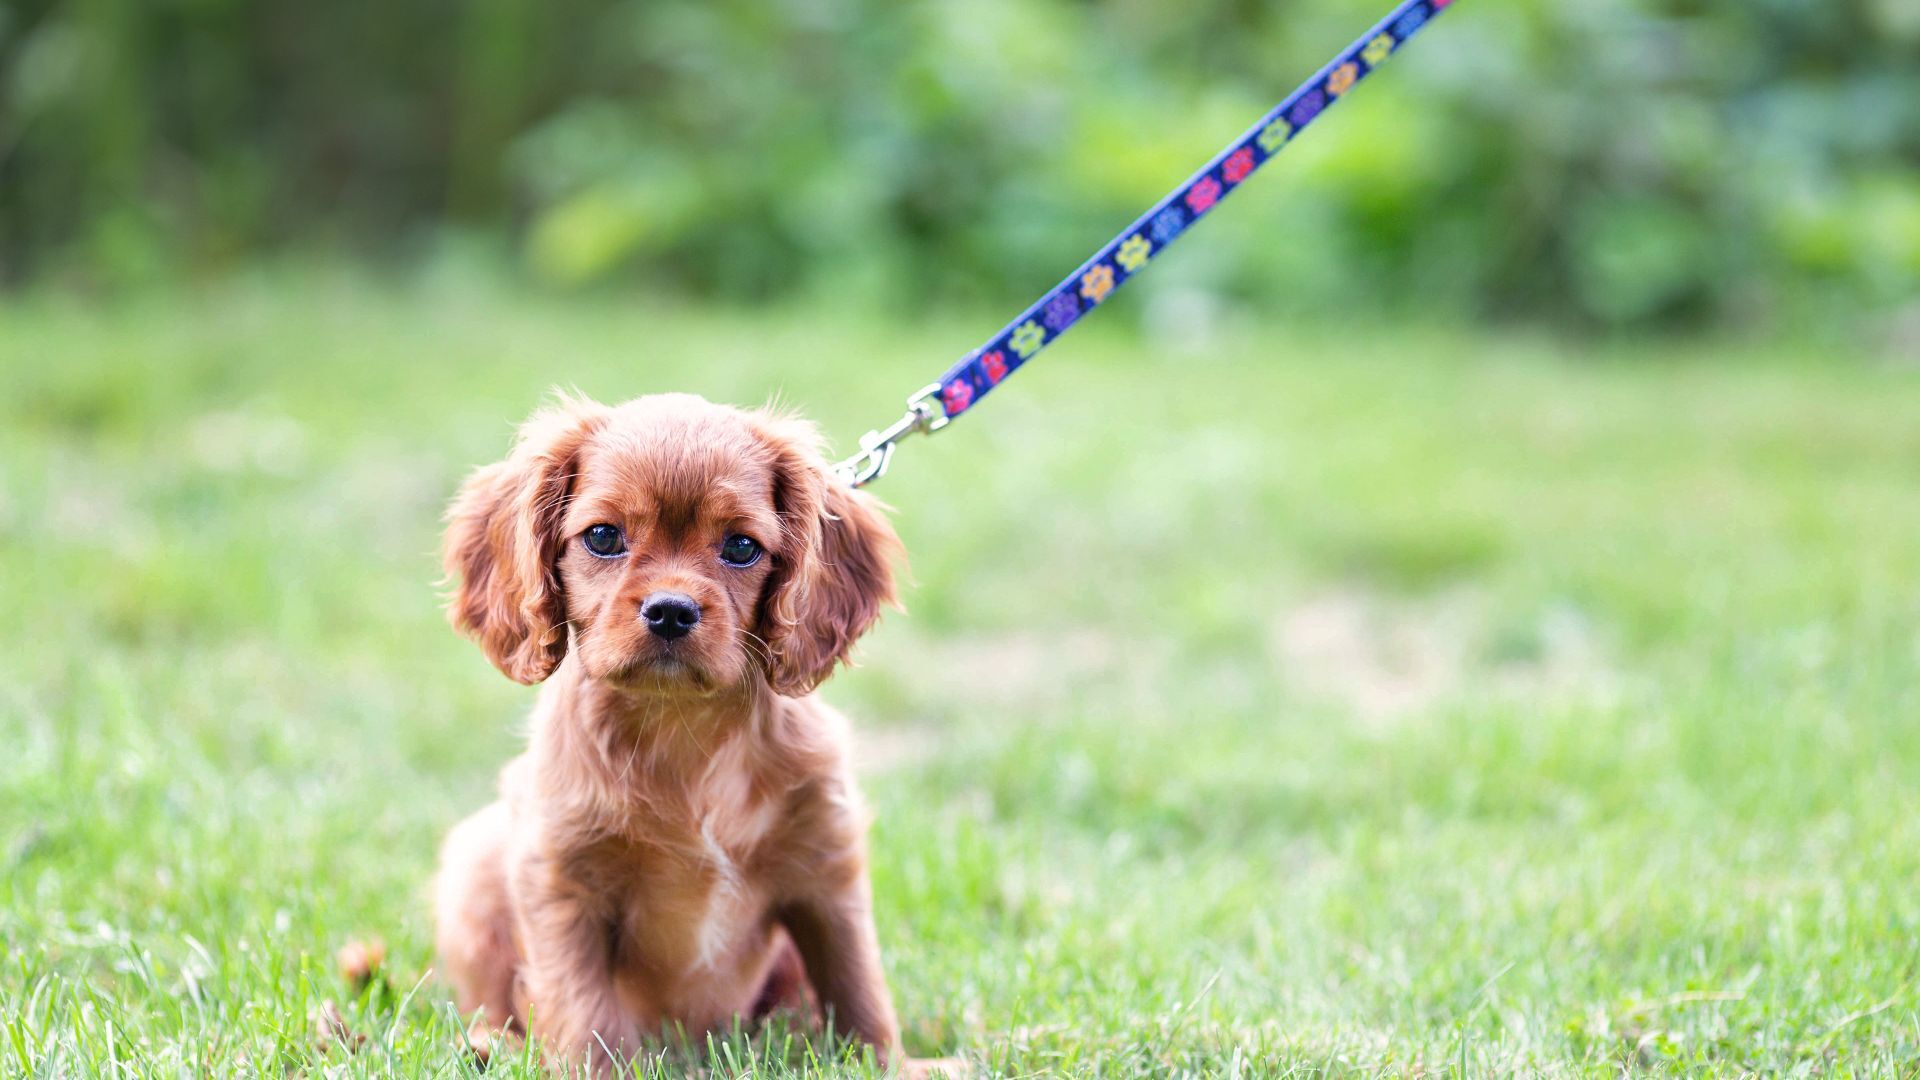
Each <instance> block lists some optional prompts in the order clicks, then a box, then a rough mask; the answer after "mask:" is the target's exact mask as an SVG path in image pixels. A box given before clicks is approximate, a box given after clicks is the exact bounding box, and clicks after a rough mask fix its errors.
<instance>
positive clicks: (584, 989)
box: [515, 859, 640, 1075]
mask: <svg viewBox="0 0 1920 1080" xmlns="http://www.w3.org/2000/svg"><path fill="white" fill-rule="evenodd" d="M516 884H517V888H516V889H515V892H516V893H517V894H518V895H517V897H516V899H517V900H518V901H519V904H518V911H517V915H518V924H519V930H520V941H521V947H522V948H523V949H524V950H525V954H524V955H525V964H526V966H525V969H524V975H525V978H526V989H527V1021H528V1029H529V1032H530V1034H532V1035H533V1036H534V1037H536V1038H538V1039H539V1040H540V1042H541V1043H542V1045H543V1047H544V1049H545V1052H546V1054H547V1056H548V1059H549V1060H550V1061H554V1062H558V1061H562V1060H564V1061H570V1062H576V1063H577V1062H580V1061H586V1062H587V1063H588V1064H589V1065H590V1066H591V1067H592V1069H593V1070H594V1072H595V1073H597V1074H600V1075H606V1074H607V1073H609V1072H610V1071H611V1070H612V1067H613V1066H614V1065H615V1064H617V1063H618V1062H619V1061H620V1060H622V1058H621V1057H620V1055H625V1054H630V1053H633V1052H634V1050H636V1049H637V1048H638V1047H639V1045H640V1033H639V1025H638V1024H637V1023H635V1021H634V1018H633V1017H630V1016H628V1015H627V1013H626V1009H625V1008H624V1007H623V1006H622V1005H621V1004H620V998H619V996H618V995H617V994H616V993H615V992H614V988H613V975H612V964H613V919H612V916H611V914H610V913H608V912H606V911H604V910H602V908H601V905H598V904H596V903H594V901H593V898H592V897H591V896H590V895H588V894H587V893H586V891H585V890H583V889H581V888H580V887H579V886H577V885H575V884H574V883H572V882H569V881H567V880H566V879H565V878H564V877H563V876H562V875H561V874H560V873H559V872H558V870H557V869H556V868H555V866H554V865H553V864H552V863H551V862H550V861H548V860H545V859H536V860H532V861H530V862H529V863H528V864H527V865H525V866H524V867H522V870H521V873H520V875H519V880H518V881H517V883H516Z"/></svg>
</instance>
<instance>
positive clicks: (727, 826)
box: [435, 395, 899, 1070]
mask: <svg viewBox="0 0 1920 1080" xmlns="http://www.w3.org/2000/svg"><path fill="white" fill-rule="evenodd" d="M603 522H604V523H610V524H614V525H618V526H620V527H621V528H622V529H623V530H624V531H625V533H626V537H627V545H628V549H629V550H628V553H627V554H626V555H624V556H622V557H619V558H614V559H600V558H596V557H595V556H594V555H592V554H591V553H590V552H588V551H587V550H586V549H585V547H584V545H583V544H582V541H581V536H582V533H583V532H584V530H586V529H587V528H588V527H589V526H591V525H594V524H597V523H603ZM731 533H742V534H745V535H747V536H750V537H752V538H753V539H755V540H757V541H759V543H760V544H761V546H762V547H763V548H764V549H765V554H764V555H763V556H762V557H761V558H760V560H759V561H758V562H757V563H756V564H754V565H753V566H751V567H746V568H741V567H735V566H732V565H729V564H727V563H725V562H723V561H721V560H720V558H719V557H718V550H719V545H720V544H721V542H722V540H723V539H724V538H725V537H726V536H727V535H729V534H731ZM898 556H899V541H898V539H897V538H896V537H895V536H894V534H893V530H892V529H891V528H890V527H889V526H888V525H887V523H886V522H885V520H884V519H883V518H882V517H881V515H880V513H879V511H878V509H877V507H876V505H875V504H874V503H872V502H871V501H870V500H868V499H867V498H866V497H865V496H862V495H860V494H857V493H855V492H853V491H851V490H849V489H847V488H846V487H844V486H843V485H841V484H839V483H837V482H835V481H834V480H832V479H831V478H830V477H829V475H828V473H827V471H826V468H825V465H824V463H823V462H822V460H821V458H820V454H819V451H818V449H817V440H816V437H815V435H814V433H813V429H812V428H811V427H810V426H809V425H806V424H804V423H801V422H799V421H795V420H792V419H789V418H785V417H781V416H777V415H773V414H770V413H767V412H742V411H738V410H734V409H730V408H726V407H723V406H718V405H713V404H709V403H708V402H706V401H703V400H701V399H699V398H695V397H689V396H684V395H666V396H659V397H647V398H640V399H638V400H635V401H631V402H628V403H627V404H625V405H621V406H618V407H608V406H604V405H600V404H597V403H595V402H592V401H587V400H583V399H578V398H563V399H562V400H561V402H560V404H559V405H558V406H556V407H554V408H550V409H546V410H543V411H541V412H539V413H536V414H535V415H534V416H533V418H532V419H530V420H528V421H527V423H526V425H525V426H524V427H522V429H521V431H520V436H519V439H518V440H517V442H516V444H515V446H514V448H513V451H512V453H511V454H510V455H509V456H508V458H507V459H506V460H505V461H503V462H500V463H498V464H495V465H490V466H487V467H486V468H483V469H480V470H479V471H477V472H476V473H474V474H473V476H472V477H471V478H469V479H468V481H467V483H466V485H465V487H464V488H463V489H462V490H461V492H460V495H459V497H458V498H457V499H456V500H455V501H454V503H453V506H452V508H451V510H450V511H449V513H448V525H447V534H446V547H445V560H446V566H447V570H448V572H449V573H450V574H451V575H454V576H455V577H457V578H458V580H459V584H458V587H457V588H456V590H455V592H454V595H453V597H452V601H451V603H450V605H449V617H450V618H451V620H452V622H453V624H454V625H455V626H456V627H458V628H459V629H460V630H461V631H462V632H464V633H466V634H468V635H470V636H472V637H473V638H474V640H475V641H477V642H478V643H479V644H480V647H481V648H482V649H483V650H484V651H485V652H486V654H487V656H488V658H489V659H491V660H492V661H493V663H494V664H495V665H496V666H498V667H499V668H500V670H501V671H503V672H505V673H506V674H507V675H508V676H509V677H510V678H513V679H515V680H518V681H520V682H523V683H535V682H541V681H543V680H544V681H545V686H544V687H543V688H542V690H541V693H540V697H539V701H538V703H537V705H536V706H535V708H534V712H533V723H532V732H531V737H530V742H529V746H528V748H527V750H526V752H525V753H524V754H522V755H521V756H520V757H518V758H515V759H514V760H513V761H512V762H511V763H509V764H508V765H507V767H506V768H505V769H504V770H503V772H502V774H501V779H500V799H499V801H497V802H495V803H493V804H491V805H490V806H488V807H486V808H485V809H483V810H481V811H480V812H479V813H477V814H475V815H474V816H472V817H470V818H468V819H467V820H465V821H463V822H461V823H460V824H459V825H458V826H456V827H455V828H454V830H453V831H452V832H451V833H450V834H449V835H448V837H447V841H446V844H445V847H444V848H443V850H442V852H441V867H440V874H439V878H438V883H437V886H436V896H435V908H436V911H435V914H436V918H437V923H438V950H439V957H440V960H439V963H440V970H441V972H442V974H443V975H444V976H445V977H446V978H448V979H449V980H450V981H451V982H452V984H453V987H454V990H455V993H456V996H457V998H458V1001H459V1006H460V1008H461V1010H462V1011H464V1012H469V1013H470V1012H473V1011H475V1010H484V1018H485V1020H486V1022H487V1023H489V1024H491V1025H493V1026H495V1027H498V1028H504V1029H507V1030H510V1031H516V1032H519V1031H524V1032H527V1033H529V1034H531V1035H533V1036H535V1037H536V1038H537V1039H539V1040H540V1042H541V1044H542V1045H543V1047H544V1048H545V1049H546V1052H547V1053H548V1054H549V1055H550V1056H552V1057H553V1058H554V1060H570V1061H581V1060H591V1061H592V1062H593V1063H594V1064H595V1065H596V1067H598V1068H600V1069H602V1070H604V1069H605V1068H606V1067H607V1066H608V1065H609V1064H611V1063H612V1062H613V1061H614V1060H616V1059H617V1058H618V1057H619V1056H620V1055H623V1054H627V1053H631V1052H632V1051H633V1050H634V1049H635V1048H636V1047H637V1046H638V1045H639V1042H640V1040H641V1039H642V1038H644V1037H647V1036H652V1035H655V1034H657V1033H659V1032H660V1031H661V1030H662V1029H663V1028H664V1027H666V1026H668V1025H674V1024H677V1025H680V1026H682V1027H683V1028H684V1029H685V1030H686V1031H687V1032H688V1033H689V1034H692V1035H695V1036H697V1035H698V1034H699V1033H700V1032H702V1031H705V1030H707V1029H710V1028H713V1027H715V1026H717V1025H724V1024H726V1023H727V1022H729V1021H730V1020H731V1019H732V1018H733V1017H735V1016H740V1015H749V1016H750V1015H754V1014H756V1013H760V1012H764V1011H766V1010H768V1009H770V1008H775V1007H780V1006H783V1005H796V1006H797V1005H800V1004H801V1003H803V1002H810V1001H812V1000H814V999H817V1002H818V1004H819V1005H820V1006H822V1007H824V1008H826V1009H827V1010H830V1012H831V1015H832V1017H833V1020H834V1023H835V1025H836V1026H837V1027H838V1028H839V1029H840V1030H841V1031H843V1032H845V1033H848V1034H850V1035H853V1036H855V1037H858V1038H859V1039H862V1040H864V1041H866V1042H867V1043H869V1044H871V1045H872V1046H873V1047H874V1048H875V1050H876V1052H877V1053H879V1054H880V1055H881V1056H882V1058H883V1059H891V1060H896V1061H897V1060H898V1048H899V1032H898V1029H897V1027H896V1025H895V1022H894V1014H893V1005H892V1002H891V999H890V997H889V994H888V991H887V985H886V980H885V977H884V976H883V974H882V972H881V968H880V956H879V949H878V946H877V944H876V942H875V937H874V928H873V918H872V912H871V900H870V893H869V887H868V883H867V870H866V847H865V831H866V815H865V810H864V809H863V807H862V804H861V801H860V796H859V793H858V791H857V790H856V789H855V787H854V783H853V779H852V776H851V774H850V771H849V768H848V740H849V732H848V727H847V723H846V721H845V720H844V719H843V718H842V717H841V716H840V715H839V714H838V713H836V712H834V711H833V710H832V709H830V708H828V707H827V706H826V705H825V704H824V703H822V702H821V701H820V700H819V699H818V698H817V697H814V696H812V690H813V688H814V687H815V686H816V685H818V684H819V682H820V681H821V680H822V679H824V678H825V677H826V676H827V675H828V673H829V672H831V670H832V669H833V667H834V666H835V664H837V663H838V662H840V661H842V660H844V659H845V658H846V655H847V651H848V649H849V648H850V647H851V646H852V645H853V643H854V640H855V639H856V638H858V637H859V636H860V635H861V634H862V633H864V632H865V631H866V630H867V628H868V627H869V626H871V625H872V624H873V621H874V619H875V618H876V617H877V616H878V614H879V612H880V610H881V608H882V607H884V606H886V605H888V604H891V603H893V601H894V584H893V574H892V569H891V567H892V564H893V563H894V562H895V561H896V559H897V558H898ZM663 589H665V590H672V591H675V592H679V593H683V594H685V595H686V596H689V597H691V598H693V599H694V600H695V601H696V602H697V603H698V605H699V607H700V611H701V621H700V623H699V625H698V626H696V627H695V628H694V630H693V632H692V633H690V634H689V635H688V636H686V637H685V638H682V639H680V640H677V641H671V642H668V641H663V640H662V639H660V638H658V637H656V636H654V635H651V634H649V632H648V631H647V628H646V626H645V625H644V622H643V620H642V619H641V617H640V615H639V609H640V605H641V601H642V600H643V599H644V598H645V597H647V596H648V595H649V594H651V593H654V592H655V591H657V590H663Z"/></svg>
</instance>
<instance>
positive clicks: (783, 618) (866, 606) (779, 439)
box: [754, 412, 901, 696]
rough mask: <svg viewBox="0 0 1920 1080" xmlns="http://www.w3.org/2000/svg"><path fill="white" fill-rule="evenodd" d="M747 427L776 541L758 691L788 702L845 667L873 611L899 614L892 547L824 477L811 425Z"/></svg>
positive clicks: (869, 514) (858, 500)
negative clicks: (776, 522) (759, 451)
mask: <svg viewBox="0 0 1920 1080" xmlns="http://www.w3.org/2000/svg"><path fill="white" fill-rule="evenodd" d="M754 420H755V423H756V427H757V428H758V429H759V432H760V437H761V438H762V439H763V440H764V441H766V443H767V444H768V445H769V446H771V447H772V449H773V452H774V504H775V510H776V512H777V513H778V514H779V517H780V523H781V528H782V530H783V532H784V534H785V535H784V537H783V540H782V544H781V549H780V552H779V554H778V555H777V556H776V557H775V560H774V570H773V575H772V577H771V578H770V579H769V580H768V583H767V594H766V596H765V597H764V598H763V599H762V601H761V604H760V612H761V614H760V626H761V632H762V634H761V636H763V637H764V638H765V639H766V641H767V646H768V652H769V654H770V657H769V663H768V668H767V681H768V683H769V684H771V685H772V686H773V688H774V690H775V691H777V692H779V693H782V694H787V695H789V696H797V695H800V694H805V693H807V692H809V691H811V690H812V689H813V688H814V687H816V686H818V685H819V684H820V683H821V681H822V680H824V679H825V678H826V677H827V676H828V675H830V674H832V673H833V667H834V665H835V664H837V663H840V662H842V661H844V660H846V659H847V654H848V652H849V651H850V650H851V649H852V648H853V643H854V641H855V640H856V639H858V638H859V637H860V635H861V634H864V633H866V632H867V629H868V628H869V627H871V626H872V625H873V623H874V620H876V619H878V618H879V617H880V609H881V608H882V607H883V606H886V605H893V606H895V607H898V606H899V601H898V598H897V597H896V596H895V594H894V583H893V564H894V562H895V561H897V560H898V559H899V558H900V555H901V546H900V538H899V537H898V536H896V535H894V532H893V526H891V525H889V524H887V520H886V518H885V517H884V516H883V511H884V509H885V508H884V507H883V506H882V505H881V504H880V503H879V502H877V501H876V500H874V499H873V498H872V497H870V496H867V495H863V494H861V493H860V492H857V491H854V490H853V489H852V488H849V487H847V486H846V485H845V484H844V483H842V482H841V481H840V480H839V479H838V478H836V477H833V476H832V475H830V474H829V472H828V470H827V464H826V461H825V460H824V459H823V458H822V457H821V455H820V451H819V445H820V437H819V434H818V433H817V432H816V431H815V430H814V428H813V425H811V424H808V423H806V422H804V421H800V420H795V419H792V418H789V417H783V416H778V415H774V414H770V413H766V412H761V413H757V414H755V416H754Z"/></svg>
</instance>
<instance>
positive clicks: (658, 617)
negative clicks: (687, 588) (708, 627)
mask: <svg viewBox="0 0 1920 1080" xmlns="http://www.w3.org/2000/svg"><path fill="white" fill-rule="evenodd" d="M640 617H641V618H643V619H645V620H647V629H649V630H651V631H653V632H654V634H655V635H656V636H658V637H663V638H665V639H667V640H668V641H672V640H674V639H675V638H683V637H686V636H687V632H688V631H689V630H692V629H693V628H694V627H696V626H698V625H700V605H699V604H696V603H694V602H693V597H691V596H685V595H683V594H681V593H677V592H657V593H654V594H653V595H652V596H649V597H647V598H646V599H645V600H643V601H641V603H640Z"/></svg>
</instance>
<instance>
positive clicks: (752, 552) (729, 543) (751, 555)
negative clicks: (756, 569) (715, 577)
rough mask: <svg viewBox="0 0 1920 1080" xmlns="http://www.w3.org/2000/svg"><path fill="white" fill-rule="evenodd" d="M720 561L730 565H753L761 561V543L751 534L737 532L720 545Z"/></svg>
mask: <svg viewBox="0 0 1920 1080" xmlns="http://www.w3.org/2000/svg"><path fill="white" fill-rule="evenodd" d="M720 561H721V562H723V563H726V564H727V565H728V566H752V565H753V564H754V563H756V562H759V561H760V545H759V544H758V543H757V542H755V540H754V539H753V537H751V536H741V535H740V534H739V533H735V534H733V535H732V536H729V537H727V539H726V540H725V541H724V542H723V543H722V544H721V545H720Z"/></svg>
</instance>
